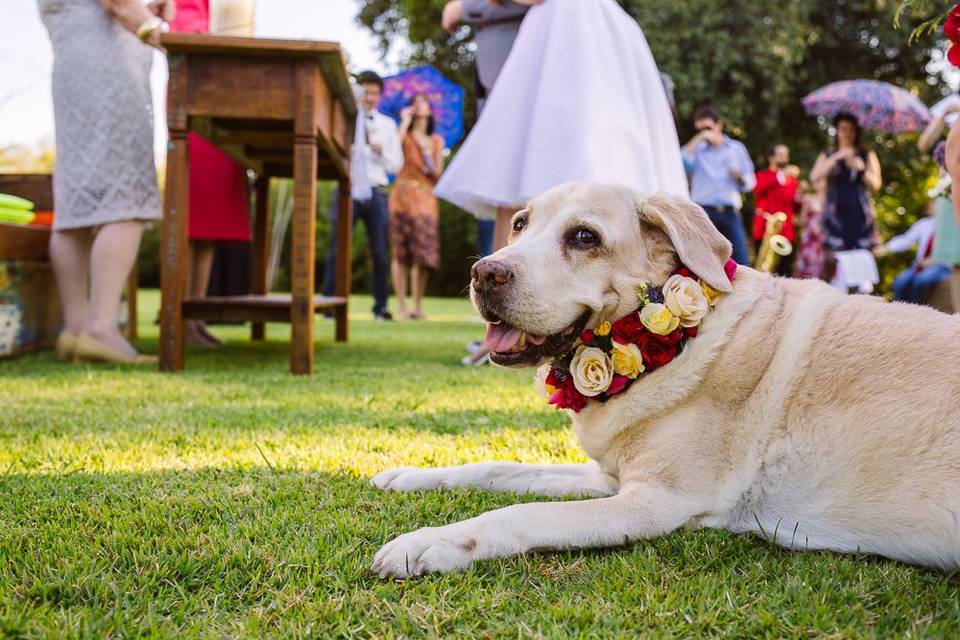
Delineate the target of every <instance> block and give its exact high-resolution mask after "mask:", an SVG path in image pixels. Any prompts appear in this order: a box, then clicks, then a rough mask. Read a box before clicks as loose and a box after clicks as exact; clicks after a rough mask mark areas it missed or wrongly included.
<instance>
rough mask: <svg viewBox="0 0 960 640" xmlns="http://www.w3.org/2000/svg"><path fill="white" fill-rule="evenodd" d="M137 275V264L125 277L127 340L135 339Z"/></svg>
mask: <svg viewBox="0 0 960 640" xmlns="http://www.w3.org/2000/svg"><path fill="white" fill-rule="evenodd" d="M138 280H139V274H138V273H137V264H136V263H134V265H133V269H131V270H130V275H129V276H127V331H126V334H127V339H128V340H136V339H137V288H138Z"/></svg>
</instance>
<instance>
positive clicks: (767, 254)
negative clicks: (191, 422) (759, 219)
mask: <svg viewBox="0 0 960 640" xmlns="http://www.w3.org/2000/svg"><path fill="white" fill-rule="evenodd" d="M758 213H759V214H760V215H762V216H763V217H764V218H766V220H767V226H766V229H765V230H764V232H763V242H762V243H761V245H760V251H758V252H757V259H756V260H755V261H754V263H753V266H754V268H756V270H757V271H766V272H768V273H769V272H770V271H773V269H774V268H775V267H776V266H777V260H778V258H779V257H781V256H788V255H790V254H791V253H793V245H792V244H791V243H790V241H789V240H787V237H786V236H784V235H781V234H780V230H781V229H783V225H784V224H786V222H787V214H785V213H784V212H782V211H778V212H776V213H766V212H763V211H761V212H758Z"/></svg>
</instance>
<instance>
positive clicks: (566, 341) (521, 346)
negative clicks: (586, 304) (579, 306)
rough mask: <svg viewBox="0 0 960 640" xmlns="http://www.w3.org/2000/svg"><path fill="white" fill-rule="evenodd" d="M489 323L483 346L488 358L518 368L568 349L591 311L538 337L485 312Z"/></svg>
mask: <svg viewBox="0 0 960 640" xmlns="http://www.w3.org/2000/svg"><path fill="white" fill-rule="evenodd" d="M486 315H487V320H488V321H489V324H488V325H487V336H486V338H485V339H484V341H483V346H484V347H485V348H487V349H488V350H489V351H490V360H491V361H492V362H493V363H495V364H499V365H501V366H504V367H518V366H523V365H532V364H537V363H538V362H540V360H541V359H542V358H555V357H558V356H561V355H563V354H564V353H566V352H567V351H569V350H570V347H572V346H573V343H574V342H575V341H576V339H577V337H578V336H579V335H580V332H581V331H583V329H584V327H586V326H587V322H588V321H589V320H590V310H589V309H588V310H587V311H585V312H583V314H582V315H581V316H580V317H579V318H577V319H576V320H575V321H574V322H573V323H572V324H570V325H569V326H568V327H566V328H565V329H564V330H563V331H561V332H559V333H555V334H553V335H549V336H538V335H534V334H532V333H527V332H526V331H524V330H522V329H519V328H517V327H514V326H511V325H509V324H507V323H506V322H505V321H503V320H501V319H499V318H498V317H495V316H494V317H491V316H492V315H493V314H486Z"/></svg>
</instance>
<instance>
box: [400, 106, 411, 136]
mask: <svg viewBox="0 0 960 640" xmlns="http://www.w3.org/2000/svg"><path fill="white" fill-rule="evenodd" d="M412 124H413V107H404V108H403V110H402V111H400V129H399V133H400V141H401V142H403V140H404V138H406V137H407V132H408V131H410V125H412Z"/></svg>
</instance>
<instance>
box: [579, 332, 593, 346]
mask: <svg viewBox="0 0 960 640" xmlns="http://www.w3.org/2000/svg"><path fill="white" fill-rule="evenodd" d="M580 341H581V342H583V343H584V344H590V343H591V342H593V331H591V330H590V329H584V330H583V331H581V332H580Z"/></svg>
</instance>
